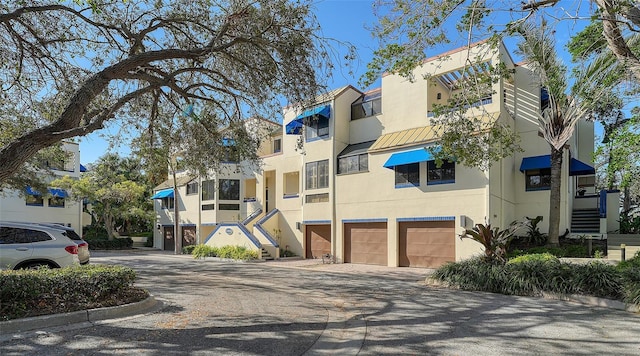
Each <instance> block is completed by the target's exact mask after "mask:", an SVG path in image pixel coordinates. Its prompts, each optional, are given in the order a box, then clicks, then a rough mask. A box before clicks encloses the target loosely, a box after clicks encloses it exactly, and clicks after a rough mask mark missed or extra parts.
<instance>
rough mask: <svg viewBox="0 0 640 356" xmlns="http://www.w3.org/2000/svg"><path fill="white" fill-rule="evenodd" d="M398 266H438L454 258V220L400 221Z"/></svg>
mask: <svg viewBox="0 0 640 356" xmlns="http://www.w3.org/2000/svg"><path fill="white" fill-rule="evenodd" d="M399 228H400V261H399V262H400V266H402V267H429V268H435V267H440V266H442V265H443V264H445V263H446V262H450V261H451V262H453V261H455V259H456V247H455V244H456V234H455V222H454V221H415V222H401V223H400V226H399Z"/></svg>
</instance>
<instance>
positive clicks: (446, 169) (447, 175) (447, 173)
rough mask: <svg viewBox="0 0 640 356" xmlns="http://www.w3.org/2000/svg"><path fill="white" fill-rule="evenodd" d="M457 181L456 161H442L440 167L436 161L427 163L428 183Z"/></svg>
mask: <svg viewBox="0 0 640 356" xmlns="http://www.w3.org/2000/svg"><path fill="white" fill-rule="evenodd" d="M455 182H456V164H455V162H450V161H446V162H442V165H441V166H440V167H438V166H437V165H436V161H429V162H428V163H427V185H430V184H447V183H455Z"/></svg>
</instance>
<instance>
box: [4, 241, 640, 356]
mask: <svg viewBox="0 0 640 356" xmlns="http://www.w3.org/2000/svg"><path fill="white" fill-rule="evenodd" d="M92 262H93V263H109V264H115V263H117V264H124V265H128V266H131V267H133V268H135V269H136V271H137V272H138V275H139V282H138V285H139V286H141V287H143V288H146V289H148V290H149V291H150V292H151V293H152V294H153V295H155V296H156V298H157V299H159V300H161V301H162V302H163V308H162V309H160V310H158V311H156V312H154V313H150V314H146V315H142V316H133V317H129V318H124V319H118V320H111V321H107V322H100V323H93V324H89V323H84V324H76V325H71V326H67V327H61V328H57V329H49V330H40V331H36V332H28V333H21V334H16V335H2V337H1V338H0V340H2V341H1V342H0V354H2V355H107V354H137V355H185V354H187V355H205V354H211V355H240V354H242V355H302V354H308V355H315V354H318V355H321V354H332V355H350V354H351V355H355V354H360V355H399V354H409V355H412V354H413V355H425V354H442V355H470V354H476V355H509V354H516V353H517V354H524V355H549V354H565V355H566V354H571V355H593V354H600V355H638V354H640V316H639V315H634V314H631V313H628V312H623V311H618V310H610V309H604V308H598V307H591V306H583V305H578V304H572V303H568V302H562V301H557V300H545V299H538V298H528V297H512V296H503V295H497V294H490V293H475V292H463V291H452V290H447V289H439V288H434V287H428V286H425V285H424V284H421V283H419V282H418V281H421V280H423V279H424V276H425V275H426V274H427V273H428V271H427V270H420V269H407V268H386V267H376V266H362V265H348V264H345V265H319V264H317V263H313V262H310V261H291V262H268V263H223V262H214V261H196V260H193V259H191V258H190V257H189V256H173V255H167V254H164V253H162V252H149V251H146V252H135V253H130V252H124V253H92Z"/></svg>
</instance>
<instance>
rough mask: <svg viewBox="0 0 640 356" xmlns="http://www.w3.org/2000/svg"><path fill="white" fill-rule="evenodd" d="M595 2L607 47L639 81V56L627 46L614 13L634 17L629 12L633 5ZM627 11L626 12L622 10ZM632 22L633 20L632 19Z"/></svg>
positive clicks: (602, 0) (608, 0) (603, 1)
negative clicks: (625, 5) (600, 12)
mask: <svg viewBox="0 0 640 356" xmlns="http://www.w3.org/2000/svg"><path fill="white" fill-rule="evenodd" d="M595 3H596V4H598V7H599V8H600V9H601V10H602V25H603V33H602V34H603V36H604V38H605V39H606V40H607V44H608V47H609V49H611V51H612V52H613V54H615V56H616V58H618V60H619V61H620V62H622V63H625V64H626V65H627V66H628V68H629V71H630V72H631V73H633V75H634V76H635V77H636V80H638V81H640V58H638V57H637V56H636V55H635V54H634V53H633V51H631V49H630V48H629V46H628V44H627V42H626V41H625V39H624V37H623V35H622V32H621V31H620V28H619V22H618V19H617V18H616V13H620V14H621V15H622V16H624V17H626V18H631V19H633V18H635V17H633V16H631V15H632V14H631V13H630V12H629V11H630V10H632V9H634V8H633V7H625V8H621V7H619V5H620V4H614V3H613V2H612V1H610V0H596V1H595ZM624 11H627V12H624ZM632 22H633V21H632Z"/></svg>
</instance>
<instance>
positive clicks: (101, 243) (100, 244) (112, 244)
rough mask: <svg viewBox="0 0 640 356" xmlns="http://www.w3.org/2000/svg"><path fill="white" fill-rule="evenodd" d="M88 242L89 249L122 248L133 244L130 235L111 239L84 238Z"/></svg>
mask: <svg viewBox="0 0 640 356" xmlns="http://www.w3.org/2000/svg"><path fill="white" fill-rule="evenodd" d="M85 240H86V241H87V242H88V243H89V249H90V250H124V249H130V248H132V246H133V240H132V239H131V238H130V237H122V238H115V239H113V240H105V239H85Z"/></svg>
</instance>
